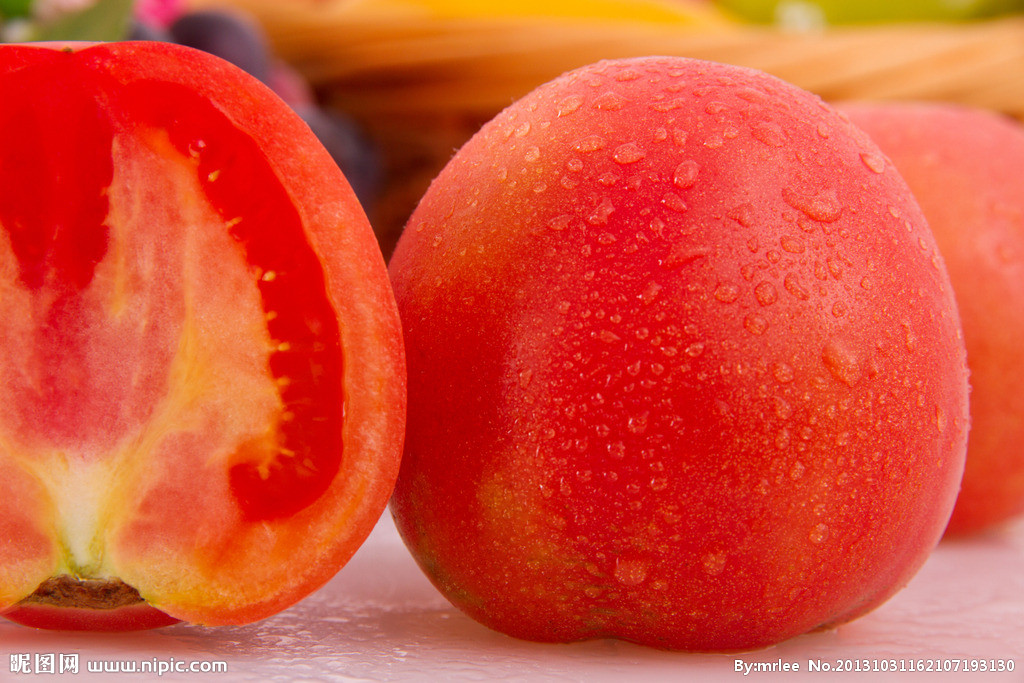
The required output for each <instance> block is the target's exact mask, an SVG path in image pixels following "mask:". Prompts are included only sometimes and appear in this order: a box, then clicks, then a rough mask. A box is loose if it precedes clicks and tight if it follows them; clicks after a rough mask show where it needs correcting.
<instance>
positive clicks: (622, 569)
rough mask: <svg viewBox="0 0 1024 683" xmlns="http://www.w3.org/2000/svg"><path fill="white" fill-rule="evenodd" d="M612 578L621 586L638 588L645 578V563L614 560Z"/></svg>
mask: <svg viewBox="0 0 1024 683" xmlns="http://www.w3.org/2000/svg"><path fill="white" fill-rule="evenodd" d="M613 576H615V580H616V581H618V582H619V583H621V584H622V585H623V586H639V585H640V584H641V583H643V582H644V579H646V578H647V563H646V562H644V561H643V560H636V559H625V558H622V557H619V558H616V560H615V571H614V572H613Z"/></svg>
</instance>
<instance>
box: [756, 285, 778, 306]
mask: <svg viewBox="0 0 1024 683" xmlns="http://www.w3.org/2000/svg"><path fill="white" fill-rule="evenodd" d="M754 296H755V297H756V298H757V302H758V303H759V304H761V305H762V306H771V305H772V304H773V303H775V302H776V301H777V300H778V298H779V292H778V290H776V289H775V285H773V284H772V283H771V282H769V281H768V280H762V281H761V282H760V283H758V285H757V286H756V287H754Z"/></svg>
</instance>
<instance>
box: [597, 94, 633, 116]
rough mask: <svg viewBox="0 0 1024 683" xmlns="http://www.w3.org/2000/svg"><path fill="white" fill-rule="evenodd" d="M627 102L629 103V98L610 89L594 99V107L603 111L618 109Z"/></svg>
mask: <svg viewBox="0 0 1024 683" xmlns="http://www.w3.org/2000/svg"><path fill="white" fill-rule="evenodd" d="M627 104H629V100H627V99H626V98H625V97H623V96H622V95H620V94H619V93H617V92H615V91H613V90H609V91H608V92H606V93H604V94H603V95H600V96H599V97H597V99H595V100H594V108H595V109H600V110H601V111H618V110H620V109H622V108H623V107H625V106H626V105H627Z"/></svg>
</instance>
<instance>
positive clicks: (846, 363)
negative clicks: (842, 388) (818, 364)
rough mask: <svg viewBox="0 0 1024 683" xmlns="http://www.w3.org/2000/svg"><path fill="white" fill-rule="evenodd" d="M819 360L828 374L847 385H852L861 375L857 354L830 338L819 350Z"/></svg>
mask: <svg viewBox="0 0 1024 683" xmlns="http://www.w3.org/2000/svg"><path fill="white" fill-rule="evenodd" d="M821 360H822V362H823V363H824V364H825V367H826V368H827V369H828V371H829V374H831V375H832V377H833V378H834V379H835V380H836V381H838V382H841V383H843V384H845V385H847V386H850V387H852V386H854V385H855V384H856V383H857V381H858V380H859V379H860V377H861V369H860V362H859V360H858V358H857V354H856V353H855V352H854V351H853V350H852V349H851V348H849V347H848V346H847V345H846V344H844V343H842V342H840V341H837V340H834V339H833V340H830V341H829V342H828V343H827V344H825V348H824V349H822V352H821Z"/></svg>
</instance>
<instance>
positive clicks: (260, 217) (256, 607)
mask: <svg viewBox="0 0 1024 683" xmlns="http://www.w3.org/2000/svg"><path fill="white" fill-rule="evenodd" d="M0 92H2V93H3V97H4V100H5V101H8V102H17V103H19V104H18V106H11V107H5V109H4V111H3V112H2V113H0V119H2V120H3V123H4V124H5V128H4V132H3V133H0V179H2V180H3V186H2V188H0V235H4V236H5V237H4V239H3V240H0V243H3V242H5V243H6V245H5V244H0V247H2V248H0V266H2V267H0V273H2V277H0V279H2V282H0V285H2V286H4V287H8V288H10V291H11V292H13V293H14V296H13V297H10V298H9V299H8V301H7V302H6V303H5V304H4V306H5V308H4V311H3V313H4V314H5V321H6V322H5V324H6V327H4V328H3V329H0V346H2V347H3V348H4V349H5V350H6V351H10V352H13V355H11V360H10V362H5V363H0V373H2V374H4V376H5V386H6V387H7V389H6V391H8V392H12V391H14V392H21V393H20V394H18V396H20V397H23V398H26V400H20V399H19V400H18V401H14V402H13V403H9V405H13V406H15V407H13V408H5V409H4V410H0V432H2V433H3V434H4V435H5V436H6V437H9V438H8V440H7V442H6V445H5V447H4V448H2V449H0V469H3V468H11V471H12V473H16V475H17V476H14V477H12V478H10V481H11V482H12V483H11V484H10V486H11V487H13V486H15V485H16V482H21V477H22V475H24V476H26V477H29V479H26V481H28V480H31V481H33V482H35V483H38V485H39V486H38V489H37V488H34V487H33V488H32V489H31V491H30V492H28V493H25V492H23V493H21V494H19V495H20V498H18V500H17V502H16V503H11V507H10V508H5V507H3V506H0V530H2V529H4V528H5V524H6V523H8V522H9V523H11V524H18V525H23V526H24V525H25V524H29V525H30V528H27V529H25V531H24V533H25V534H29V533H31V537H32V538H33V539H36V538H39V539H49V541H50V543H49V544H48V543H46V542H43V541H40V542H35V541H33V543H32V544H29V545H26V546H23V549H24V550H23V552H22V553H20V554H19V552H18V551H0V612H4V613H5V616H9V617H11V618H12V619H14V620H16V621H22V622H23V623H29V622H31V623H32V625H37V626H50V627H54V628H74V629H79V628H94V629H102V630H110V629H117V628H122V627H123V628H144V627H152V626H156V625H161V624H162V623H167V622H168V621H173V620H179V619H180V620H186V621H192V622H198V623H204V624H210V625H215V624H223V623H246V622H249V621H254V620H256V619H260V618H263V617H266V616H269V615H271V614H273V613H275V612H278V611H280V610H281V609H284V608H285V607H287V606H289V605H291V604H293V603H294V602H296V601H298V600H299V599H301V598H302V597H304V596H305V595H307V594H308V593H310V592H311V591H312V590H314V589H316V588H317V587H319V586H320V585H322V584H323V583H325V582H326V581H327V580H328V579H329V578H330V577H331V576H333V574H334V573H335V572H336V571H337V570H338V569H339V568H340V567H341V566H342V565H343V564H344V563H345V562H346V561H347V560H348V558H349V557H350V556H351V555H352V554H353V553H354V552H355V551H356V549H357V548H358V546H359V545H360V544H361V543H362V541H363V540H364V539H365V538H366V536H367V535H368V534H369V532H370V530H371V529H372V527H373V525H374V524H375V522H376V521H377V519H378V518H379V516H380V514H381V512H382V511H383V510H384V507H385V506H386V503H387V500H388V498H389V496H390V493H391V490H392V488H393V486H394V480H395V477H396V476H397V469H398V463H399V458H400V454H401V447H402V439H403V434H404V420H405V365H404V349H403V346H402V340H401V327H400V324H399V322H398V317H397V310H396V307H395V304H394V299H393V294H392V292H391V288H390V284H389V283H388V279H387V275H386V271H385V268H384V262H383V258H382V256H381V253H380V249H379V247H378V245H377V242H376V239H375V238H374V236H373V232H372V230H371V228H370V226H369V223H368V221H367V219H366V216H365V214H364V213H363V212H362V209H361V208H360V206H359V203H358V201H357V200H356V198H355V195H354V193H353V192H352V190H351V188H350V186H349V184H348V182H347V181H346V179H345V178H344V176H343V175H342V174H341V172H340V171H339V170H338V169H337V166H336V165H335V164H334V162H333V160H331V158H330V156H329V155H328V154H327V152H326V151H325V150H324V149H323V148H322V146H321V145H320V144H319V142H318V141H317V140H316V138H315V136H314V135H313V134H312V132H311V131H310V130H309V128H308V126H306V125H305V124H304V123H303V122H302V121H301V119H299V118H298V116H296V115H295V114H294V113H293V112H292V111H291V109H290V108H289V107H288V106H287V105H286V104H285V103H284V102H282V101H281V100H280V99H279V98H278V97H277V96H276V95H274V94H273V93H272V91H270V90H269V89H268V88H267V87H265V86H264V85H262V84H261V83H259V82H258V81H256V80H255V79H253V78H251V77H249V76H248V75H246V74H244V73H243V72H241V71H240V70H238V69H237V68H235V67H233V66H231V65H230V64H228V63H226V62H223V61H222V60H220V59H218V58H216V57H212V56H210V55H207V54H205V53H201V52H199V51H196V50H191V49H189V48H184V47H181V46H176V45H171V44H163V43H152V42H125V43H105V44H95V45H90V44H63V45H62V44H37V45H8V46H2V47H0ZM13 95H17V97H13ZM47 103H49V104H47ZM41 111H42V112H47V113H46V114H45V115H44V116H43V117H42V118H39V117H38V116H37V115H38V114H39V112H41ZM47 339H48V340H51V341H44V340H47ZM9 355H10V354H9ZM19 357H20V358H23V359H27V361H28V362H27V363H23V364H22V366H23V367H24V368H25V369H24V370H18V368H17V367H16V365H15V363H14V359H16V358H19ZM8 378H9V380H8ZM10 397H11V394H10V393H8V394H7V398H10ZM29 425H38V426H36V427H29ZM101 474H103V475H105V476H100V475H101ZM106 475H109V476H106ZM105 481H110V482H112V483H110V484H105V483H103V482H105ZM0 486H2V485H0ZM22 489H23V491H24V486H23V485H22ZM11 493H12V494H13V489H12V492H11ZM12 500H14V499H13V498H12ZM14 505H17V509H15V508H14V507H13V506H14ZM5 516H6V517H5ZM20 533H22V532H21V531H19V534H20ZM96 547H99V548H101V551H99V553H98V554H95V555H94V554H92V552H93V548H96ZM68 558H70V559H68ZM79 572H82V573H84V575H85V576H87V577H89V578H105V577H110V578H117V579H119V580H121V581H123V582H124V583H127V584H129V585H130V586H132V587H134V588H135V589H137V590H138V592H139V594H140V595H141V597H142V599H143V600H144V601H145V602H144V603H139V605H138V606H133V607H129V608H125V609H122V610H120V612H121V613H123V614H121V615H120V616H112V615H111V614H110V613H107V614H101V615H98V616H97V617H96V618H93V619H90V618H89V617H88V614H87V610H81V609H75V608H74V606H69V607H70V608H71V609H64V610H63V611H62V610H61V609H60V608H52V609H51V608H50V607H46V608H41V607H39V606H38V605H30V604H29V603H25V605H24V606H22V607H17V606H16V605H17V604H18V603H19V601H20V600H22V599H24V598H26V597H27V593H25V591H26V590H31V589H30V588H28V589H27V588H26V586H29V585H37V584H39V583H41V582H42V581H43V580H44V579H47V578H48V577H50V576H54V575H60V574H62V573H71V574H77V573H79ZM146 603H148V605H146ZM147 610H148V612H147ZM62 614H63V616H61V615H62ZM140 614H142V617H141V619H140V617H139V615H140ZM83 616H84V617H85V618H83Z"/></svg>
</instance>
